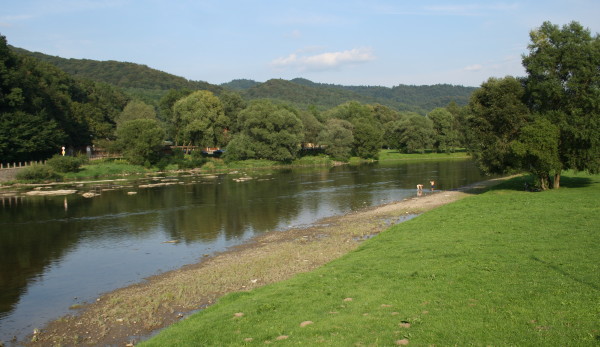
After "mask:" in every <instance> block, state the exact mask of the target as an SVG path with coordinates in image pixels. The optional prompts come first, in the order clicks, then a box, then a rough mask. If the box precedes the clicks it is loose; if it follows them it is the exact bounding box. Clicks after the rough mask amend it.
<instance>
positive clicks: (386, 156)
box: [379, 149, 469, 161]
mask: <svg viewBox="0 0 600 347" xmlns="http://www.w3.org/2000/svg"><path fill="white" fill-rule="evenodd" d="M457 158H469V155H468V154H467V153H466V152H465V151H464V150H458V151H456V152H453V153H434V152H430V151H428V152H426V153H410V154H407V153H400V152H398V151H397V150H395V149H382V150H381V151H380V152H379V161H392V160H423V159H429V160H432V159H435V160H441V159H457Z"/></svg>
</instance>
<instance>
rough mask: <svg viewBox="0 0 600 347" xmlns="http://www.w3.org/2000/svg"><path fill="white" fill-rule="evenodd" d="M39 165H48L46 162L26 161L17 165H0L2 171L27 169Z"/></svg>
mask: <svg viewBox="0 0 600 347" xmlns="http://www.w3.org/2000/svg"><path fill="white" fill-rule="evenodd" d="M37 164H46V161H45V160H44V161H41V160H40V161H24V162H21V161H20V162H17V163H0V170H4V169H18V168H21V167H27V166H31V165H37Z"/></svg>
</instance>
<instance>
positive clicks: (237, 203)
mask: <svg viewBox="0 0 600 347" xmlns="http://www.w3.org/2000/svg"><path fill="white" fill-rule="evenodd" d="M300 189H301V187H300V186H299V185H298V184H297V183H295V182H293V181H289V180H285V179H274V180H269V181H260V180H250V181H247V182H239V183H238V182H235V181H233V180H232V179H231V178H229V177H223V178H221V179H219V182H218V184H196V185H186V186H179V187H177V189H173V190H169V191H168V192H166V193H165V194H164V196H163V198H164V199H165V200H166V201H169V200H171V201H179V202H181V200H184V201H185V202H186V204H187V206H188V207H186V208H184V209H180V210H177V211H175V212H174V213H169V214H164V215H163V216H161V223H162V224H163V227H164V229H165V231H166V232H167V233H168V235H169V237H170V238H173V239H184V240H185V241H186V242H191V241H195V240H202V241H212V240H214V239H215V238H217V237H219V236H221V233H222V234H223V235H224V236H225V238H226V239H232V238H236V237H240V236H242V235H243V234H244V233H245V232H246V231H248V230H249V229H253V230H256V231H265V230H271V229H273V228H275V227H277V225H278V223H279V221H280V220H282V219H284V220H285V219H293V218H294V217H295V216H296V215H297V213H298V210H299V204H300V203H301V202H300V200H299V199H298V197H295V195H296V193H297V192H298V191H299V190H300ZM282 194H283V195H284V197H282Z"/></svg>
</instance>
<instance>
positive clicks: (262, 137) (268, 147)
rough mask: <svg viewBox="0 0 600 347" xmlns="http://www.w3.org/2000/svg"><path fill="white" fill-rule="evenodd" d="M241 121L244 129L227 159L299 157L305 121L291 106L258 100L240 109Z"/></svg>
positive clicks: (228, 152) (236, 138) (228, 153)
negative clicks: (302, 120)
mask: <svg viewBox="0 0 600 347" xmlns="http://www.w3.org/2000/svg"><path fill="white" fill-rule="evenodd" d="M238 123H239V124H238V127H239V128H240V129H242V130H241V132H240V133H239V134H237V135H235V136H234V137H233V138H232V140H231V142H230V143H229V145H228V146H227V152H225V158H226V159H227V160H244V159H269V160H275V161H290V160H293V159H295V158H296V154H297V153H298V150H299V149H300V142H302V137H303V129H302V122H301V121H300V119H298V117H297V116H296V114H295V113H294V112H292V111H290V110H289V109H288V108H286V107H284V106H282V105H276V104H274V103H272V102H271V101H269V100H256V101H253V102H252V103H251V104H250V105H249V106H248V107H247V108H245V109H244V110H243V111H241V112H240V114H239V116H238Z"/></svg>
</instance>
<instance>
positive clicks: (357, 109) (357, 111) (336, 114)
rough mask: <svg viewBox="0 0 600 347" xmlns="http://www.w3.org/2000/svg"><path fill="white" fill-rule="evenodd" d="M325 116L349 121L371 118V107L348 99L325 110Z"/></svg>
mask: <svg viewBox="0 0 600 347" xmlns="http://www.w3.org/2000/svg"><path fill="white" fill-rule="evenodd" d="M325 117H326V118H327V119H329V118H337V119H343V120H347V121H349V122H352V121H354V120H356V119H360V118H365V119H371V120H373V109H372V108H371V107H370V106H368V105H363V104H361V103H360V102H358V101H349V102H346V103H344V104H341V105H338V106H336V107H334V108H332V109H330V110H329V111H327V113H326V116H325Z"/></svg>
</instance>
